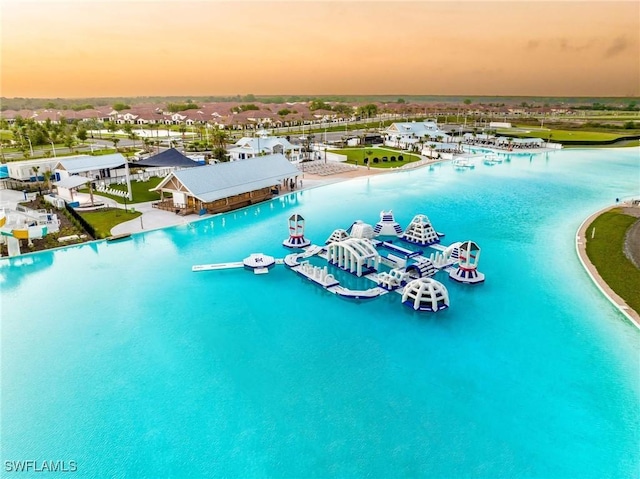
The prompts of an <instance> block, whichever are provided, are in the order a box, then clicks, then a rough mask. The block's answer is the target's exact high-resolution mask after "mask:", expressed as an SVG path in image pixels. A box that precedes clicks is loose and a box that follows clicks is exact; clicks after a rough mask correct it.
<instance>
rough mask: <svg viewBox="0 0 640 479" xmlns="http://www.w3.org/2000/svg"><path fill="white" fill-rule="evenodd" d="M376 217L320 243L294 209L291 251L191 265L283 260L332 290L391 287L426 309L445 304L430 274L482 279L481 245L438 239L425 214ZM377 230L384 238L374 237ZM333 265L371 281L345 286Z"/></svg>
mask: <svg viewBox="0 0 640 479" xmlns="http://www.w3.org/2000/svg"><path fill="white" fill-rule="evenodd" d="M380 219H381V221H380V222H378V223H377V224H376V227H375V228H374V227H372V226H371V225H369V224H367V223H365V222H363V221H361V220H357V221H355V222H354V223H353V224H352V225H351V226H350V227H349V229H347V230H344V229H336V230H334V231H333V232H332V233H331V235H330V236H329V238H328V239H327V241H326V242H325V245H324V246H318V245H314V244H311V241H309V240H308V239H307V238H305V237H304V218H303V217H302V216H301V215H299V214H294V215H292V216H291V217H289V238H288V239H286V240H285V241H283V246H285V247H287V248H289V249H298V250H299V251H298V252H292V253H290V254H288V255H286V256H285V257H284V258H283V259H276V258H274V257H272V256H268V255H265V254H262V253H253V254H251V255H250V256H248V257H247V258H245V259H244V260H243V261H242V262H236V263H217V264H208V265H206V264H205V265H194V266H193V267H192V271H215V270H221V269H232V268H244V269H249V270H252V271H253V272H254V273H255V274H264V273H268V272H269V269H270V268H272V267H273V266H275V265H278V264H284V265H285V266H286V267H287V268H288V269H290V270H291V271H293V272H295V273H297V274H298V275H300V276H301V277H303V278H306V279H308V280H309V281H310V282H312V283H314V284H315V285H317V286H320V287H322V288H323V289H325V290H326V291H328V292H330V293H333V294H335V295H337V296H341V297H344V298H350V299H359V300H364V299H373V298H377V297H379V296H382V295H384V294H387V293H389V292H396V293H399V294H400V295H401V296H402V301H401V302H402V304H404V305H405V306H407V307H410V308H412V309H414V310H416V311H428V312H437V311H442V310H444V309H447V308H448V307H449V292H448V290H447V288H446V287H445V286H444V285H443V284H442V283H441V282H439V281H437V280H435V279H434V276H435V275H436V274H437V273H438V272H440V271H443V272H446V273H447V274H448V276H449V278H450V279H451V280H453V281H456V282H458V283H463V284H476V283H481V282H483V281H484V274H482V273H480V272H479V271H478V270H477V268H478V260H479V258H480V247H479V246H478V245H477V244H476V243H474V242H473V241H465V242H456V243H453V244H451V245H449V246H443V245H441V244H440V239H441V237H442V236H444V235H443V234H442V233H438V232H436V231H435V229H434V228H433V226H432V225H431V222H430V221H429V218H428V217H427V216H426V215H421V214H419V215H416V216H414V218H413V220H412V221H411V223H410V224H409V226H408V227H407V229H406V230H404V231H403V230H402V228H401V227H400V225H399V224H398V223H397V222H396V221H395V219H394V218H393V214H392V212H391V211H388V212H385V211H382V212H381V213H380ZM378 236H379V237H381V238H388V239H380V240H379V239H376V237H378ZM389 237H395V238H398V239H399V240H401V241H403V242H405V243H409V244H412V245H419V246H421V247H422V249H413V248H412V247H406V246H404V245H402V246H400V245H398V244H396V243H394V242H393V239H390V238H389ZM424 248H430V249H431V250H432V252H431V253H430V254H429V256H426V254H425V251H424ZM314 257H317V258H320V259H321V260H324V261H325V262H326V264H325V265H322V266H318V265H314V264H312V262H311V258H314ZM316 261H317V260H316ZM332 267H333V268H336V270H337V271H336V272H339V271H344V272H346V273H348V274H351V275H353V276H354V277H355V278H362V279H364V280H368V281H371V282H373V283H374V284H375V286H373V287H371V288H368V289H357V290H356V289H351V288H347V287H345V286H344V285H342V284H340V281H339V279H338V278H337V277H336V275H335V274H334V273H332V272H331V270H330V268H332ZM334 271H335V270H334Z"/></svg>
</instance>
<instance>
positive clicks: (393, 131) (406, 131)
mask: <svg viewBox="0 0 640 479" xmlns="http://www.w3.org/2000/svg"><path fill="white" fill-rule="evenodd" d="M383 134H384V136H385V144H386V145H387V146H394V147H396V148H405V149H406V148H411V147H412V146H413V145H415V144H417V143H424V142H425V141H438V142H444V143H448V142H450V141H452V137H451V136H449V135H448V134H447V133H446V132H444V131H442V130H441V129H440V128H438V124H437V123H436V122H433V121H421V122H415V121H413V122H403V123H392V124H391V125H390V126H389V127H388V128H387V129H386V130H384V132H383Z"/></svg>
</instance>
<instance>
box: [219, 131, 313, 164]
mask: <svg viewBox="0 0 640 479" xmlns="http://www.w3.org/2000/svg"><path fill="white" fill-rule="evenodd" d="M228 152H229V156H230V159H231V161H238V160H247V159H249V158H254V157H256V156H260V155H273V154H278V153H280V154H282V155H284V156H285V157H286V158H287V159H288V160H289V161H290V162H291V163H298V162H300V161H302V147H301V146H298V145H293V144H291V143H290V142H289V140H287V139H286V138H280V137H277V136H260V137H255V138H253V137H244V138H241V139H240V140H238V141H236V143H235V144H234V146H232V147H231V148H229V149H228Z"/></svg>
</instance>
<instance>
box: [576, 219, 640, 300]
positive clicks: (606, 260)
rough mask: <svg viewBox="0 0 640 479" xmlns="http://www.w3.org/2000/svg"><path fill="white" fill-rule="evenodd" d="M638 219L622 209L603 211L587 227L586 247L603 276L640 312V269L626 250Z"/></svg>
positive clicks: (612, 287) (590, 258)
mask: <svg viewBox="0 0 640 479" xmlns="http://www.w3.org/2000/svg"><path fill="white" fill-rule="evenodd" d="M637 220H638V218H635V217H633V216H629V215H626V214H624V213H623V212H622V210H621V209H620V208H616V209H613V210H611V211H608V212H606V213H603V214H601V215H600V216H598V217H597V218H596V219H595V220H594V221H593V222H592V223H591V224H590V225H589V227H588V228H587V231H586V237H587V238H586V240H587V246H586V248H587V256H588V257H589V260H590V261H591V262H592V263H593V265H594V266H595V267H596V269H597V270H598V273H599V274H600V276H601V277H602V279H603V280H604V281H605V282H606V283H607V284H608V285H609V286H610V287H611V289H613V290H614V291H615V292H616V293H617V294H618V295H619V296H620V297H621V298H622V299H624V300H625V301H626V302H627V304H628V305H629V306H631V307H632V308H633V309H634V310H635V311H640V270H639V269H638V268H636V267H635V266H634V264H633V263H632V262H631V261H629V259H627V257H626V256H625V255H624V252H623V249H624V238H625V234H626V232H627V230H628V229H629V228H630V227H631V225H633V224H634V223H635V222H636V221H637ZM594 228H595V234H594V237H593V238H591V235H592V234H593V229H594Z"/></svg>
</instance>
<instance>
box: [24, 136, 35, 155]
mask: <svg viewBox="0 0 640 479" xmlns="http://www.w3.org/2000/svg"><path fill="white" fill-rule="evenodd" d="M24 137H25V138H26V139H27V141H28V142H29V150H30V151H31V156H33V145H32V144H31V138H29V137H28V136H27V135H25V136H24Z"/></svg>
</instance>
